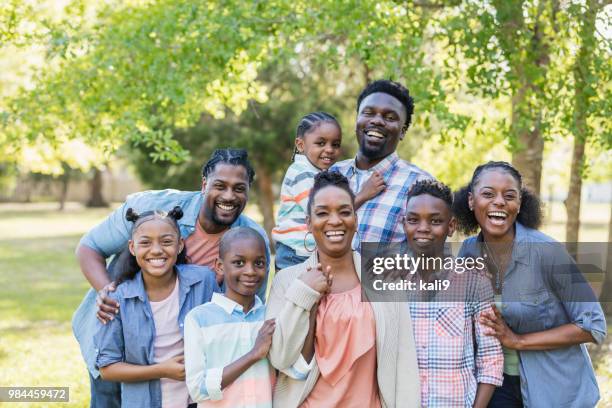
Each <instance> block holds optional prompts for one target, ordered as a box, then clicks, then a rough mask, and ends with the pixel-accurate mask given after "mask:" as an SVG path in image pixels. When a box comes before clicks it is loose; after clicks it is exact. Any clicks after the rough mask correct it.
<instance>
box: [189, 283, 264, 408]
mask: <svg viewBox="0 0 612 408" xmlns="http://www.w3.org/2000/svg"><path fill="white" fill-rule="evenodd" d="M264 315H265V306H264V304H263V303H262V302H261V300H260V299H259V298H258V297H257V296H256V297H255V304H254V305H253V307H252V308H251V310H249V311H248V312H247V313H244V311H243V309H242V306H241V305H239V304H238V303H236V302H234V301H233V300H231V299H229V298H227V297H225V296H223V295H222V294H219V293H216V294H214V295H213V297H212V299H211V301H210V302H208V303H206V304H204V305H201V306H198V307H196V308H194V309H193V310H192V311H191V312H189V314H188V315H187V317H186V318H185V374H186V382H187V388H189V394H190V395H191V398H192V399H193V400H194V401H196V402H198V407H245V408H246V407H249V408H264V407H266V408H268V407H270V408H271V407H272V386H273V382H274V373H273V371H272V368H271V366H270V365H269V363H268V360H267V359H265V358H264V359H261V360H259V361H258V362H257V363H255V364H253V365H252V366H251V367H249V369H248V370H246V371H245V372H244V373H243V374H242V375H241V376H240V377H238V379H236V381H234V382H233V383H232V384H230V385H229V386H227V387H226V388H225V389H224V390H223V391H221V379H222V375H223V368H224V367H226V366H228V365H229V364H231V363H233V362H235V361H236V360H238V359H239V358H240V357H242V356H244V355H245V354H247V353H248V352H249V351H251V350H252V348H253V346H254V345H255V340H256V339H257V334H258V332H259V329H260V328H261V326H262V325H263V322H264Z"/></svg>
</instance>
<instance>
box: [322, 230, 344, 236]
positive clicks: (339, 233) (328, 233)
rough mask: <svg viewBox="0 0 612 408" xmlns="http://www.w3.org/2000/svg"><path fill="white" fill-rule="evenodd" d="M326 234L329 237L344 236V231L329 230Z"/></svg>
mask: <svg viewBox="0 0 612 408" xmlns="http://www.w3.org/2000/svg"><path fill="white" fill-rule="evenodd" d="M325 235H327V236H328V237H332V236H336V235H340V236H344V231H327V232H326V233H325Z"/></svg>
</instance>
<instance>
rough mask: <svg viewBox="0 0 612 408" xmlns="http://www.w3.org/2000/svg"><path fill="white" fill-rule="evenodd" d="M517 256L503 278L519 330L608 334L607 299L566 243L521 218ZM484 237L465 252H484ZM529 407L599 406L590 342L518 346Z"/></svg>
mask: <svg viewBox="0 0 612 408" xmlns="http://www.w3.org/2000/svg"><path fill="white" fill-rule="evenodd" d="M515 226H516V234H515V238H514V248H513V251H512V258H511V260H510V263H509V265H508V268H507V269H506V273H505V275H504V278H503V288H502V304H503V305H502V310H501V313H502V315H503V317H504V319H505V320H506V322H507V323H508V326H509V327H510V328H511V329H512V330H513V331H514V332H516V333H518V334H525V333H533V332H539V331H543V330H548V329H552V328H555V327H558V326H561V325H564V324H568V323H573V324H575V325H577V326H578V327H580V328H582V329H583V330H586V331H588V332H590V333H591V335H592V336H593V338H594V339H595V341H596V342H597V343H601V342H602V341H603V340H604V338H605V336H606V330H607V327H606V321H605V318H604V314H603V311H602V309H601V305H600V304H599V302H598V301H597V298H596V297H595V295H594V293H593V291H592V289H591V288H590V286H589V284H588V283H587V282H586V280H585V279H584V277H583V276H582V274H581V273H580V271H579V270H578V268H577V267H576V265H575V263H574V261H573V260H572V259H571V257H570V256H569V254H568V253H567V252H566V251H565V249H564V248H563V246H562V245H561V244H559V243H558V242H557V241H555V240H554V239H552V238H551V237H549V236H547V235H545V234H543V233H541V232H540V231H537V230H534V229H531V228H527V227H525V226H523V225H521V224H520V223H518V222H517V223H516V224H515ZM479 241H481V239H479V237H476V236H474V237H470V238H468V239H466V240H465V241H464V242H463V245H462V247H461V250H460V251H459V256H480V254H481V252H480V245H479V243H480V242H479ZM518 355H519V372H520V377H521V393H522V395H523V403H524V404H525V407H536V408H539V407H555V408H564V407H566V408H570V407H571V408H574V407H576V408H578V407H594V406H595V404H596V403H597V401H598V400H599V388H598V386H597V382H596V380H595V373H594V371H593V366H592V365H591V359H590V358H589V355H588V352H587V349H586V346H585V345H584V344H578V345H573V346H569V347H563V348H559V349H554V350H542V351H518Z"/></svg>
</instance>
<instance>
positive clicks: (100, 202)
mask: <svg viewBox="0 0 612 408" xmlns="http://www.w3.org/2000/svg"><path fill="white" fill-rule="evenodd" d="M90 187H91V190H90V191H91V196H90V198H89V201H88V202H87V207H108V203H107V202H106V200H104V197H103V196H102V172H101V171H100V170H99V169H97V168H95V169H94V174H93V178H92V179H91V183H90Z"/></svg>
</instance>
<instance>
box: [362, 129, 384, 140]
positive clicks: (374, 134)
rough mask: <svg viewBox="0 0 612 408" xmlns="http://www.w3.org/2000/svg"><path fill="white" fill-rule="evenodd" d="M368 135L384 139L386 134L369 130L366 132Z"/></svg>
mask: <svg viewBox="0 0 612 408" xmlns="http://www.w3.org/2000/svg"><path fill="white" fill-rule="evenodd" d="M366 134H367V135H368V136H372V137H377V138H379V139H382V138H383V137H384V135H383V134H382V133H380V132H378V131H376V130H369V131H368V132H367V133H366Z"/></svg>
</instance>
